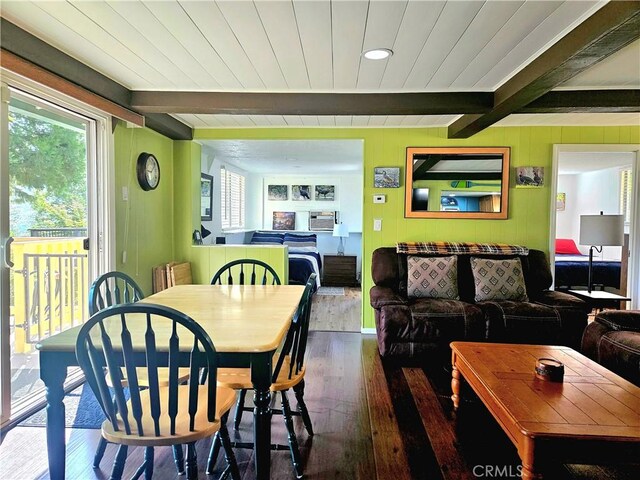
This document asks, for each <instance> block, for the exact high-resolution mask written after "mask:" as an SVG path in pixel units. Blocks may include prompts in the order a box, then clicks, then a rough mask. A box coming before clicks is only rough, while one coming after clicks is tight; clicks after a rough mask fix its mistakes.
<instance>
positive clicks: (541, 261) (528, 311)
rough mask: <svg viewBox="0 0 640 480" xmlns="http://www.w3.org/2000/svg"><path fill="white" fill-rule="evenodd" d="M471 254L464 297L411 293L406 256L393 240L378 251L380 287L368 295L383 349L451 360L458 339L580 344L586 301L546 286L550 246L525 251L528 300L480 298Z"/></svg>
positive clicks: (461, 281) (465, 262) (461, 280)
mask: <svg viewBox="0 0 640 480" xmlns="http://www.w3.org/2000/svg"><path fill="white" fill-rule="evenodd" d="M425 256H427V255H425ZM429 256H433V255H429ZM473 256H475V257H487V258H493V259H502V258H514V257H515V256H514V255H510V256H509V255H505V256H496V255H492V256H487V255H473ZM470 259H471V255H469V254H461V255H458V262H457V263H458V290H459V295H460V300H448V299H439V298H408V296H407V274H408V273H407V255H404V254H398V253H396V249H395V248H394V247H383V248H378V249H377V250H375V251H374V252H373V258H372V268H371V270H372V276H373V281H374V283H375V286H374V287H372V288H371V291H370V302H371V306H372V307H373V308H374V310H375V321H376V331H377V336H378V348H379V350H380V354H381V355H383V356H398V357H419V356H422V355H424V354H432V353H436V354H438V353H439V354H440V355H442V359H443V360H444V361H448V360H447V359H448V355H449V343H450V342H451V341H454V340H468V341H491V342H506V343H532V344H547V345H567V346H570V347H572V348H575V349H578V348H579V347H580V341H581V339H582V333H583V331H584V329H585V327H586V325H587V309H588V307H587V306H586V304H585V303H584V302H583V301H582V300H580V299H578V298H576V297H574V296H572V295H569V294H565V293H561V292H554V291H549V290H548V288H549V287H550V286H551V282H552V277H551V270H550V268H549V263H548V261H547V258H546V256H545V254H544V252H542V251H540V250H530V251H529V254H528V255H523V256H520V260H521V262H522V271H523V275H524V280H525V284H526V289H527V295H528V297H529V301H528V302H522V301H519V302H516V301H487V302H480V303H475V301H474V297H475V285H474V281H473V273H472V270H471V262H470Z"/></svg>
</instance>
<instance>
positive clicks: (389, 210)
mask: <svg viewBox="0 0 640 480" xmlns="http://www.w3.org/2000/svg"><path fill="white" fill-rule="evenodd" d="M195 139H196V140H205V139H207V140H214V139H274V140H276V139H282V140H285V139H364V141H365V142H364V212H363V235H362V243H363V256H362V258H363V265H362V272H363V275H362V280H363V285H362V288H363V292H364V294H363V326H364V327H368V328H371V327H373V326H374V319H373V310H372V309H371V307H370V306H369V299H368V295H367V292H368V291H369V289H370V288H371V286H372V281H371V276H370V274H369V272H370V271H371V264H370V259H371V253H372V252H373V250H375V249H376V248H378V247H381V246H393V245H395V243H396V242H398V241H418V240H449V241H473V242H507V243H516V244H521V245H526V246H528V247H530V248H537V249H541V250H545V251H547V250H548V248H547V247H548V242H549V202H550V189H549V187H548V186H545V187H543V188H540V189H515V188H513V180H512V181H511V187H510V191H509V219H508V220H450V219H406V218H404V188H398V189H374V188H373V169H374V168H375V167H394V166H397V167H402V170H401V171H402V173H403V174H404V165H405V155H406V151H405V150H406V148H407V147H427V146H429V147H430V146H508V147H511V166H512V167H517V166H542V167H545V169H546V172H545V173H546V174H547V175H549V174H550V169H551V160H552V150H553V144H559V143H565V144H566V143H591V144H598V143H608V144H617V143H640V128H639V127H637V126H629V127H503V128H489V129H487V130H485V131H483V132H481V133H479V134H477V135H474V136H473V137H472V138H470V139H464V140H449V139H447V130H446V128H429V129H423V128H397V129H395V128H384V129H383V128H380V129H377V128H362V129H357V128H348V129H339V128H334V129H330V128H329V129H321V128H317V129H316V128H264V129H219V130H215V129H202V130H196V131H195ZM511 173H512V175H511V177H512V178H513V172H511ZM403 187H404V185H403ZM374 193H384V194H386V195H387V202H386V203H384V204H373V203H372V195H373V194H374ZM191 210H192V209H191V205H190V204H189V205H186V204H183V203H176V212H177V214H178V216H179V215H180V212H190V211H191ZM374 218H381V219H382V231H380V232H374V231H373V219H374Z"/></svg>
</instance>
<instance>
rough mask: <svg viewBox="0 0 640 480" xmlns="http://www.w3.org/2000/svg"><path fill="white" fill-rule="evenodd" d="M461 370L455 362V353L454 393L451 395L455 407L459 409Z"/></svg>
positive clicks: (453, 366)
mask: <svg viewBox="0 0 640 480" xmlns="http://www.w3.org/2000/svg"><path fill="white" fill-rule="evenodd" d="M460 381H461V379H460V370H458V367H457V366H456V363H455V355H454V357H453V365H452V368H451V391H452V392H453V395H451V400H452V401H453V409H454V410H457V409H458V407H459V406H460Z"/></svg>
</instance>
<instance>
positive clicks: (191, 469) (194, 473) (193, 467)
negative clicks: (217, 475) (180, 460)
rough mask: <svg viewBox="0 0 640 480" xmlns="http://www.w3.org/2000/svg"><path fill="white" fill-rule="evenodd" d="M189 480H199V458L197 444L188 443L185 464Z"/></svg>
mask: <svg viewBox="0 0 640 480" xmlns="http://www.w3.org/2000/svg"><path fill="white" fill-rule="evenodd" d="M185 467H186V472H187V479H188V480H195V479H196V478H198V456H197V455H196V443H195V442H191V443H187V461H186V462H185Z"/></svg>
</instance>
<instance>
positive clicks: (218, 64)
mask: <svg viewBox="0 0 640 480" xmlns="http://www.w3.org/2000/svg"><path fill="white" fill-rule="evenodd" d="M145 5H146V7H147V8H148V9H149V11H150V12H151V13H152V14H153V15H154V16H155V17H156V18H157V19H158V20H159V21H160V22H161V23H162V25H164V27H165V28H166V29H167V31H168V32H171V34H172V35H173V37H174V38H175V39H176V41H178V42H179V43H180V44H181V45H182V46H183V47H184V48H185V49H186V50H187V51H188V52H189V53H190V54H191V55H192V56H193V58H194V59H195V60H196V61H197V62H198V63H199V64H200V65H202V66H204V67H205V70H206V72H207V74H208V76H210V77H211V78H212V79H214V81H215V82H216V83H217V84H218V85H224V86H225V87H226V88H240V87H242V85H241V84H240V82H239V81H238V79H237V78H236V76H235V75H234V74H233V72H231V70H229V67H227V65H226V64H225V63H224V61H223V60H222V59H221V58H220V56H219V55H218V53H217V52H216V51H215V49H214V48H212V46H211V45H210V44H209V42H208V41H207V39H206V38H205V37H204V35H202V32H201V31H200V30H199V29H198V28H195V25H194V22H193V21H192V20H191V17H189V15H188V14H187V12H186V11H185V10H184V8H182V6H181V5H180V3H178V2H147V3H146V4H145Z"/></svg>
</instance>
